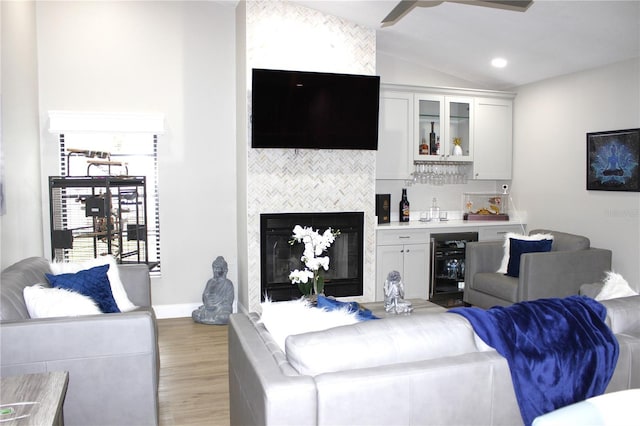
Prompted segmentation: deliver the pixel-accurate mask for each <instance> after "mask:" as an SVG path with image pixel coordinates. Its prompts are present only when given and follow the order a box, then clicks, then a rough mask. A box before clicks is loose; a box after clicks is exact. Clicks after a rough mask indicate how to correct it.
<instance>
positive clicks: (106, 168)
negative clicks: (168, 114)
mask: <svg viewBox="0 0 640 426" xmlns="http://www.w3.org/2000/svg"><path fill="white" fill-rule="evenodd" d="M49 132H50V133H52V134H55V135H56V139H57V140H58V144H59V151H58V159H59V171H60V176H62V177H66V178H65V179H62V180H65V181H70V180H74V179H73V177H76V176H77V177H78V179H79V180H84V181H88V182H89V185H90V186H92V188H95V187H96V185H94V182H100V181H101V179H100V178H99V176H112V177H111V178H108V179H104V182H105V183H104V184H103V185H102V186H103V187H107V188H108V189H107V190H106V191H105V190H100V189H87V188H86V187H85V188H84V192H83V191H82V190H79V189H77V188H76V189H74V188H72V186H73V185H68V184H67V183H66V182H65V183H63V184H62V185H60V188H61V189H60V191H58V192H59V193H58V194H56V196H55V197H54V196H53V191H52V190H51V188H52V187H53V185H52V180H55V177H50V179H49V180H50V185H49V187H50V191H49V192H50V198H51V206H52V208H51V226H52V227H51V229H52V232H51V233H52V251H54V250H56V253H55V255H54V257H56V258H61V259H65V260H73V257H75V256H76V254H74V253H72V252H73V251H77V252H78V253H77V256H79V257H82V258H84V259H86V258H91V257H95V256H97V255H100V254H103V253H104V252H105V251H106V252H111V253H112V254H114V255H115V254H118V256H120V257H119V260H120V261H122V262H125V261H126V262H129V263H130V262H136V261H138V260H137V259H135V258H134V257H133V253H134V252H135V251H136V250H135V247H134V249H132V248H131V247H132V245H133V246H135V245H136V244H137V245H138V248H139V247H142V249H143V250H144V260H143V261H148V262H149V265H150V267H151V268H152V269H151V270H152V272H159V271H160V220H159V211H160V210H159V208H160V203H159V199H158V136H159V135H161V134H163V133H164V115H163V114H158V113H109V112H78V111H49ZM122 176H128V177H127V178H125V177H122ZM81 177H82V178H81ZM58 179H60V178H58ZM123 181H125V184H126V185H125V184H122V182H123ZM142 181H144V188H145V189H144V191H142V190H141V189H140V188H141V187H140V186H139V184H140V183H142ZM106 182H118V184H120V185H121V186H118V187H117V188H115V187H114V188H112V189H113V191H112V190H111V187H110V186H109V184H108V183H106ZM131 182H136V185H138V186H134V187H133V188H131V187H126V188H125V186H127V185H129V184H130V183H131ZM98 186H99V185H98ZM116 186H117V185H116ZM73 191H77V192H76V193H73ZM87 191H89V192H87ZM107 193H109V197H108V199H109V200H111V201H110V203H108V204H104V203H103V204H102V209H103V210H105V211H107V209H109V210H108V213H107V214H106V215H105V214H100V215H98V214H93V211H88V210H87V204H86V202H87V199H88V198H91V200H90V203H94V202H98V207H97V208H100V204H99V203H100V200H99V198H100V196H101V194H104V195H105V196H104V197H103V199H107V197H106V195H107ZM114 194H117V195H114ZM141 195H142V197H143V202H142V203H141V202H140V199H139V197H140V196H141ZM130 197H133V198H134V200H131V198H130ZM54 198H56V200H55V202H54ZM143 205H144V208H142V209H140V208H141V206H143ZM54 206H55V207H56V208H57V210H55V209H54V208H53V207H54ZM90 207H91V208H92V209H94V208H96V207H95V206H94V205H93V204H91V205H90ZM54 210H55V211H54ZM134 210H135V215H134V214H133V213H132V212H133V211H134ZM140 211H142V212H143V218H144V219H143V220H142V222H143V225H144V231H146V233H141V229H140V227H139V226H140V225H139V224H140V223H141V220H140V215H139V212H140ZM92 215H93V217H91V216H92ZM132 216H135V220H133V219H132ZM107 218H108V219H107ZM74 221H77V222H74ZM116 224H117V226H116ZM132 224H133V225H132ZM59 229H60V230H62V231H61V232H59V233H58V235H54V234H55V231H56V230H59ZM78 229H79V230H78ZM92 232H93V233H94V234H96V235H91V234H92ZM74 233H77V234H80V235H78V236H79V237H81V238H79V239H78V244H77V247H78V248H79V249H82V247H83V244H85V245H86V246H91V245H90V244H87V243H86V242H85V240H93V241H92V248H91V249H90V250H89V249H85V252H82V251H81V250H75V249H76V244H74V241H73V237H74V235H73V234H74ZM69 234H71V235H69ZM105 234H106V235H107V236H111V237H112V238H113V239H110V238H106V237H105V236H104V235H105ZM141 235H143V236H144V238H142V237H141ZM56 238H58V239H57V241H56ZM116 240H117V241H116ZM136 241H137V242H136ZM140 241H142V243H140ZM112 243H113V244H115V247H112V245H113V244H112ZM71 245H73V249H74V250H70V249H69V248H68V246H71ZM105 245H106V249H105ZM56 247H63V249H60V250H59V249H57V248H56ZM112 248H113V250H112V251H110V250H111V249H112ZM138 251H140V250H138ZM116 252H117V253H116ZM136 256H137V258H139V257H140V254H139V253H137V255H136Z"/></svg>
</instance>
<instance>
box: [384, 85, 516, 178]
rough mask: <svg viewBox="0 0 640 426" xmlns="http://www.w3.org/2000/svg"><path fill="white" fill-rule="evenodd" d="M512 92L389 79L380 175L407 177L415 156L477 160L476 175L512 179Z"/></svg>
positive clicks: (434, 158)
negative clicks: (404, 83)
mask: <svg viewBox="0 0 640 426" xmlns="http://www.w3.org/2000/svg"><path fill="white" fill-rule="evenodd" d="M514 96H515V95H514V94H513V93H506V92H493V91H479V90H470V89H450V88H438V87H418V86H401V85H386V86H383V87H382V88H381V91H380V122H379V134H378V152H377V156H376V178H377V179H407V178H408V177H409V175H410V174H411V172H413V169H414V166H413V162H414V161H448V162H458V161H459V162H469V163H471V162H472V163H473V176H472V177H473V178H474V179H493V180H509V179H511V152H512V146H511V145H512V137H513V136H512V120H513V97H514Z"/></svg>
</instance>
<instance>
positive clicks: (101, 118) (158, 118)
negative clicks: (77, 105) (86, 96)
mask: <svg viewBox="0 0 640 426" xmlns="http://www.w3.org/2000/svg"><path fill="white" fill-rule="evenodd" d="M49 132H51V133H71V132H79V133H91V132H111V133H153V134H156V135H158V134H163V133H164V114H160V113H110V112H77V111H49Z"/></svg>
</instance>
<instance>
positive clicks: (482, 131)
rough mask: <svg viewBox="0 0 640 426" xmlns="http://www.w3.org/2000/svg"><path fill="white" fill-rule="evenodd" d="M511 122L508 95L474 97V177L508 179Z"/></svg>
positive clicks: (510, 101)
mask: <svg viewBox="0 0 640 426" xmlns="http://www.w3.org/2000/svg"><path fill="white" fill-rule="evenodd" d="M512 122H513V100H512V99H499V98H476V99H475V124H474V128H475V130H474V136H475V138H474V143H475V152H474V157H473V178H474V179H492V180H510V179H511V176H512V175H511V165H512V151H513V148H512V146H513V125H512Z"/></svg>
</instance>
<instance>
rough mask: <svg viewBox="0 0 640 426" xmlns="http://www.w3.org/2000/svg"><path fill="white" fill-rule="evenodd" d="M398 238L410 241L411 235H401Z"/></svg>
mask: <svg viewBox="0 0 640 426" xmlns="http://www.w3.org/2000/svg"><path fill="white" fill-rule="evenodd" d="M398 238H400V239H401V240H408V239H409V238H411V237H410V236H409V235H400V236H399V237H398Z"/></svg>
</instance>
